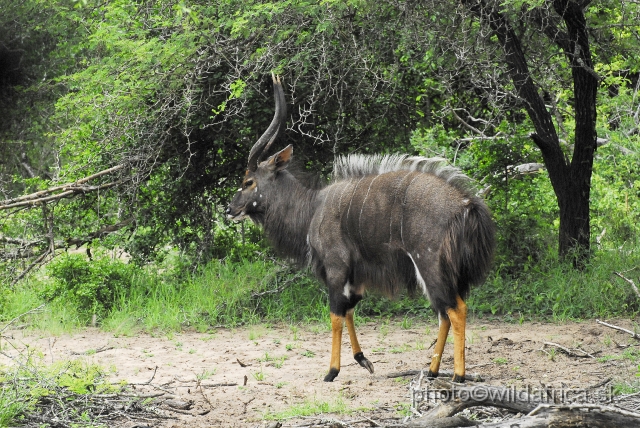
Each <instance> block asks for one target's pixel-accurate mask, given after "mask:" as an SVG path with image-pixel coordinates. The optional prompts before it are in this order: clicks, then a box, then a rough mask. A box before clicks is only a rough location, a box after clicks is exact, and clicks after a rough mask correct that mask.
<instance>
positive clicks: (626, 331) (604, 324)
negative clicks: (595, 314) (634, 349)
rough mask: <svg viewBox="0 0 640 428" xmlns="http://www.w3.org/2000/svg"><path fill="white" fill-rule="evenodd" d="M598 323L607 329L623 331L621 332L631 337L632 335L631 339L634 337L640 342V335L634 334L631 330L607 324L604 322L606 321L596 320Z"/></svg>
mask: <svg viewBox="0 0 640 428" xmlns="http://www.w3.org/2000/svg"><path fill="white" fill-rule="evenodd" d="M596 323H598V324H600V325H603V326H605V327H609V328H612V329H614V330H618V331H621V332H623V333H627V334H630V335H631V337H633V338H634V339H636V340H640V335H639V334H638V333H634V332H633V331H631V330H627V329H626V328H622V327H618V326H617V325H613V324H609V323H606V322H604V321H600V320H596Z"/></svg>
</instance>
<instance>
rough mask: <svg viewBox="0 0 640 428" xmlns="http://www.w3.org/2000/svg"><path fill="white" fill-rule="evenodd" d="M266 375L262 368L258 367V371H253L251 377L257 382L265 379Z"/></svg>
mask: <svg viewBox="0 0 640 428" xmlns="http://www.w3.org/2000/svg"><path fill="white" fill-rule="evenodd" d="M266 377H267V375H266V374H265V373H264V371H263V370H262V369H260V371H259V372H254V373H253V378H254V379H255V380H257V381H258V382H262V381H263V380H265V378H266Z"/></svg>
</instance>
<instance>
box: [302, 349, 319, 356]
mask: <svg viewBox="0 0 640 428" xmlns="http://www.w3.org/2000/svg"><path fill="white" fill-rule="evenodd" d="M300 355H302V356H303V357H307V358H313V357H315V356H316V354H315V353H314V352H313V351H309V350H308V349H307V350H305V351H304V352H303V353H302V354H300Z"/></svg>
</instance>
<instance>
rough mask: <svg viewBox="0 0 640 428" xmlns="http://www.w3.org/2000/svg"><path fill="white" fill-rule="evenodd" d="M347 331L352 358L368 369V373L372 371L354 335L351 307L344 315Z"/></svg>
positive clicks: (354, 328)
mask: <svg viewBox="0 0 640 428" xmlns="http://www.w3.org/2000/svg"><path fill="white" fill-rule="evenodd" d="M345 319H346V324H347V331H348V332H349V340H350V341H351V349H352V350H353V358H355V360H356V361H357V362H358V364H360V365H361V366H362V367H364V368H365V369H367V370H369V373H373V364H371V362H370V361H369V360H368V359H367V358H366V357H365V356H364V354H363V353H362V350H361V349H360V344H359V343H358V337H357V336H356V327H355V326H354V325H353V309H349V310H348V311H347V316H346V318H345Z"/></svg>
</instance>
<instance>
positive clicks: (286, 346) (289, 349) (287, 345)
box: [284, 343, 293, 351]
mask: <svg viewBox="0 0 640 428" xmlns="http://www.w3.org/2000/svg"><path fill="white" fill-rule="evenodd" d="M284 349H286V350H287V351H291V350H293V345H292V344H291V343H287V344H286V345H285V346H284Z"/></svg>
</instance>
